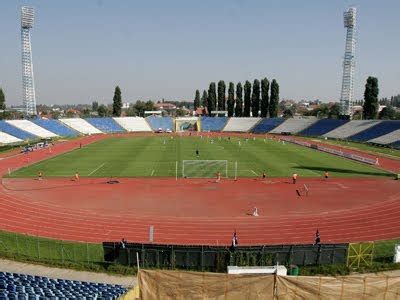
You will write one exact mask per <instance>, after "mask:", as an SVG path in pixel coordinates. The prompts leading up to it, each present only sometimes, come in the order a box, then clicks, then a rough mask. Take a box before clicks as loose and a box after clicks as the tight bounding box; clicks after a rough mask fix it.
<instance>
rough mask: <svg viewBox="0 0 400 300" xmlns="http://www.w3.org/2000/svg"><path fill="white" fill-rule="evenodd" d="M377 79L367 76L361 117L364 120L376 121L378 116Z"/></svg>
mask: <svg viewBox="0 0 400 300" xmlns="http://www.w3.org/2000/svg"><path fill="white" fill-rule="evenodd" d="M378 94H379V88H378V78H376V77H372V76H369V77H368V79H367V83H366V84H365V91H364V106H363V117H364V119H365V120H368V119H376V116H377V114H378V109H379V104H378Z"/></svg>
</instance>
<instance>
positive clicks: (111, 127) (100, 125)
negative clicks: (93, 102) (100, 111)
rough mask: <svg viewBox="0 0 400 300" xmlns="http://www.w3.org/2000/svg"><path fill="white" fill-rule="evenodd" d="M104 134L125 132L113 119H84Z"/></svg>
mask: <svg viewBox="0 0 400 300" xmlns="http://www.w3.org/2000/svg"><path fill="white" fill-rule="evenodd" d="M84 120H85V121H86V122H89V123H90V124H91V125H93V126H94V127H96V128H97V129H99V130H101V131H102V132H108V133H112V132H124V131H125V130H124V129H123V128H122V127H121V126H120V125H119V124H118V123H117V122H115V121H114V119H112V118H87V119H84Z"/></svg>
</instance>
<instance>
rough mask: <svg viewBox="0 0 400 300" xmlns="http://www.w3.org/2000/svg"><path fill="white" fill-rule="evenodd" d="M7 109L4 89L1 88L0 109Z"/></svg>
mask: <svg viewBox="0 0 400 300" xmlns="http://www.w3.org/2000/svg"><path fill="white" fill-rule="evenodd" d="M5 109H6V97H5V96H4V92H3V89H2V88H0V110H5Z"/></svg>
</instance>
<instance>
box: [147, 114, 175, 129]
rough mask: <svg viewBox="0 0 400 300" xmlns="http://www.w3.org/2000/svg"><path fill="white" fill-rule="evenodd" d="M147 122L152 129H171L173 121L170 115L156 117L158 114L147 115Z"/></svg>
mask: <svg viewBox="0 0 400 300" xmlns="http://www.w3.org/2000/svg"><path fill="white" fill-rule="evenodd" d="M146 121H147V123H149V125H150V127H151V129H152V130H153V131H157V130H162V131H166V130H171V131H173V129H174V122H173V120H172V118H171V117H158V116H148V117H147V118H146Z"/></svg>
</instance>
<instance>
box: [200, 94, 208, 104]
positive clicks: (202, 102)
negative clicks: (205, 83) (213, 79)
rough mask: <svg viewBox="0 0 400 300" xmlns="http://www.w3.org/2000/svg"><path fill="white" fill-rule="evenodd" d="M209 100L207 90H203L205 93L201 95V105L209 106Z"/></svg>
mask: <svg viewBox="0 0 400 300" xmlns="http://www.w3.org/2000/svg"><path fill="white" fill-rule="evenodd" d="M207 101H208V94H207V91H206V90H203V95H201V106H203V108H206V107H207Z"/></svg>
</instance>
